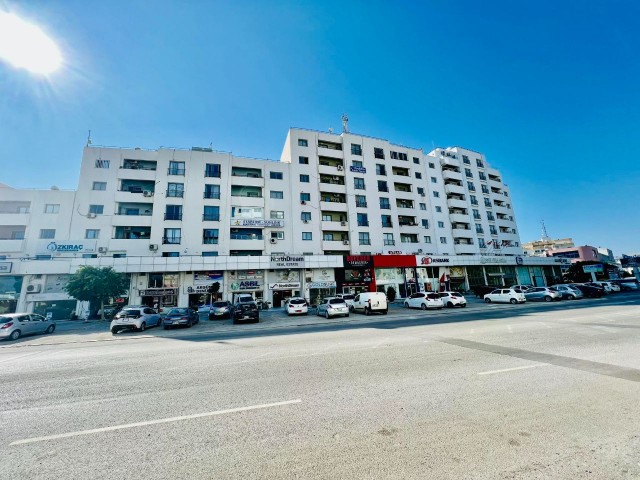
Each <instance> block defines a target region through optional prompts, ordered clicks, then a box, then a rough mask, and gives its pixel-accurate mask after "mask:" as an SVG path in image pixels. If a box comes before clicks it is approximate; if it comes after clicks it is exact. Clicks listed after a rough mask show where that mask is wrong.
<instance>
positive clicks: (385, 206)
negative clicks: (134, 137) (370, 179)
mask: <svg viewBox="0 0 640 480" xmlns="http://www.w3.org/2000/svg"><path fill="white" fill-rule="evenodd" d="M380 208H381V209H384V210H390V209H391V204H390V203H389V199H388V198H384V197H380Z"/></svg>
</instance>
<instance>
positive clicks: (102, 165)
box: [96, 160, 111, 168]
mask: <svg viewBox="0 0 640 480" xmlns="http://www.w3.org/2000/svg"><path fill="white" fill-rule="evenodd" d="M110 164H111V161H110V160H96V168H109V165H110Z"/></svg>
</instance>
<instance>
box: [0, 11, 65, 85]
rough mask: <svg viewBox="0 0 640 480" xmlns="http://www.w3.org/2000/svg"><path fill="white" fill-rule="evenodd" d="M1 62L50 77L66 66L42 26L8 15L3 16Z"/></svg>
mask: <svg viewBox="0 0 640 480" xmlns="http://www.w3.org/2000/svg"><path fill="white" fill-rule="evenodd" d="M0 60H4V61H6V62H8V63H9V64H11V65H12V66H14V67H15V68H24V69H26V70H28V71H30V72H32V73H36V74H41V75H48V74H51V73H53V72H55V71H56V70H57V69H58V68H60V66H61V64H62V54H61V53H60V50H59V49H58V46H57V45H56V44H55V42H54V41H53V40H51V38H49V37H48V36H47V35H46V34H45V33H44V32H43V31H42V30H41V29H40V28H39V27H38V26H36V25H34V24H32V23H29V22H27V21H25V20H23V19H21V18H20V17H18V16H16V15H14V14H12V13H7V12H0Z"/></svg>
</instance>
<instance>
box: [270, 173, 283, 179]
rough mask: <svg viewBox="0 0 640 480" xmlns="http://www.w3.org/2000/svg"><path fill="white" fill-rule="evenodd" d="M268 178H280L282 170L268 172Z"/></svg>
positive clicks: (281, 177)
mask: <svg viewBox="0 0 640 480" xmlns="http://www.w3.org/2000/svg"><path fill="white" fill-rule="evenodd" d="M269 178H270V179H272V180H282V179H283V178H284V175H283V174H282V172H269Z"/></svg>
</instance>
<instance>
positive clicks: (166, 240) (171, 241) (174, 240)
mask: <svg viewBox="0 0 640 480" xmlns="http://www.w3.org/2000/svg"><path fill="white" fill-rule="evenodd" d="M181 241H182V237H162V243H163V244H165V245H180V242H181Z"/></svg>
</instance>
